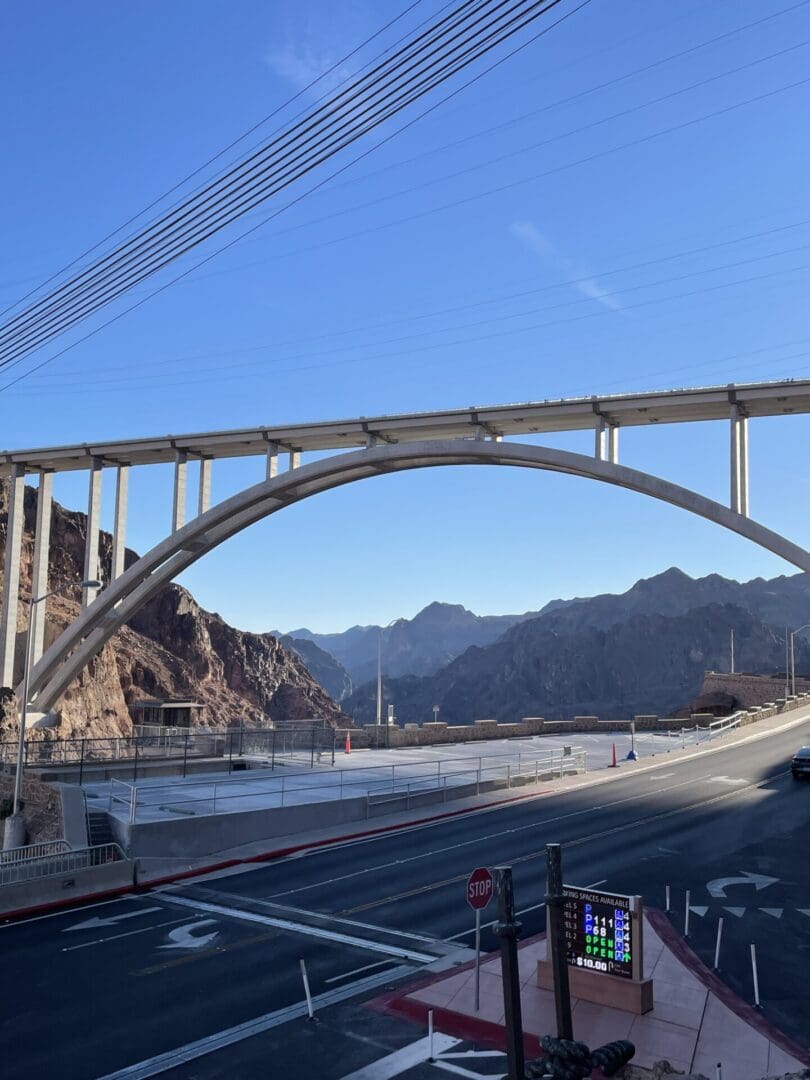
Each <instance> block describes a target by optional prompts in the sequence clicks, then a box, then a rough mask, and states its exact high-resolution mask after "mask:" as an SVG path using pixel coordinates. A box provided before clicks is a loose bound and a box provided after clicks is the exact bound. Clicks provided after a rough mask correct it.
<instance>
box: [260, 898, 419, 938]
mask: <svg viewBox="0 0 810 1080" xmlns="http://www.w3.org/2000/svg"><path fill="white" fill-rule="evenodd" d="M278 907H280V908H281V909H282V910H283V911H289V912H290V914H291V915H305V916H308V917H310V918H316V919H328V920H329V921H330V922H333V923H340V924H341V926H356V927H358V929H360V930H382V931H384V932H385V934H386V935H390V936H391V937H400V938H405V940H406V941H424V942H425V944H426V945H435V944H436V938H432V937H428V936H427V935H426V934H410V933H408V932H407V931H405V930H392V929H391V928H390V927H388V926H378V925H375V924H374V923H367V922H360V920H359V919H346V918H344V917H343V916H342V915H330V914H329V913H328V912H325V911H307V909H306V908H294V907H287V906H286V905H285V904H279V905H278Z"/></svg>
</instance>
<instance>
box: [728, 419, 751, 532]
mask: <svg viewBox="0 0 810 1080" xmlns="http://www.w3.org/2000/svg"><path fill="white" fill-rule="evenodd" d="M730 505H731V509H732V510H734V511H736V513H738V514H742V515H743V516H744V517H748V417H747V416H746V415H745V414H744V413H743V412H742V411H741V410H740V408H739V406H738V405H732V406H731V504H730Z"/></svg>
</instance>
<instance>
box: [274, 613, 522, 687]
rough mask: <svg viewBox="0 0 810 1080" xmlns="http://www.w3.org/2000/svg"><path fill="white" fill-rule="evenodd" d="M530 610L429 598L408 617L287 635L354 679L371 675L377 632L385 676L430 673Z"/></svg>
mask: <svg viewBox="0 0 810 1080" xmlns="http://www.w3.org/2000/svg"><path fill="white" fill-rule="evenodd" d="M534 614H537V613H536V612H527V613H526V614H524V615H475V614H474V613H473V612H472V611H468V610H467V608H465V607H462V606H461V605H460V604H442V603H433V604H429V605H428V606H427V607H426V608H423V610H422V611H420V612H419V613H418V615H415V616H414V617H413V618H412V619H397V621H396V622H394V623H392V624H391V625H390V626H386V627H379V626H352V627H351V628H350V629H348V630H344V631H343V632H342V633H336V634H316V633H313V632H312V631H311V630H307V629H306V628H302V629H299V630H292V631H291V632H290V634H289V635H288V636H289V637H290V638H293V639H296V640H302V639H306V640H308V641H312V642H314V643H315V644H316V645H318V646H319V647H320V648H321V649H323V650H325V651H326V652H328V653H330V654H331V655H332V656H333V657H335V659H336V660H338V661H339V662H340V663H341V664H342V665H343V666H344V668H345V669H346V670H347V671H348V673H349V675H350V676H351V678H352V681H353V683H354V684H355V685H359V684H360V683H362V682H364V681H365V680H366V679H371V678H376V672H377V647H378V642H379V641H380V635H382V653H381V660H382V670H383V672H384V673H385V674H386V675H387V676H392V677H394V676H397V675H430V674H432V673H433V672H434V671H438V670H439V668H441V667H443V666H444V665H445V664H447V663H449V662H450V661H451V660H452V659H454V658H455V657H456V656H458V655H460V654H461V653H462V652H464V650H465V649H467V648H469V646H471V645H489V644H490V643H491V642H493V641H495V640H497V638H499V637H500V636H501V634H503V633H504V632H505V631H506V630H508V629H510V627H512V626H515V625H516V624H517V623H519V622H521V621H523V620H525V619H528V618H531V617H532V615H534ZM273 633H276V631H273ZM304 659H306V658H304ZM310 670H312V669H310ZM313 674H314V672H313Z"/></svg>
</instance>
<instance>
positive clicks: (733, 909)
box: [723, 907, 745, 919]
mask: <svg viewBox="0 0 810 1080" xmlns="http://www.w3.org/2000/svg"><path fill="white" fill-rule="evenodd" d="M723 911H729V912H731V914H732V915H736V916H737V918H738V919H741V918H742V917H743V915H744V914H745V908H744V907H724V908H723Z"/></svg>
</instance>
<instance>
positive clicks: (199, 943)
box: [158, 919, 219, 949]
mask: <svg viewBox="0 0 810 1080" xmlns="http://www.w3.org/2000/svg"><path fill="white" fill-rule="evenodd" d="M216 921H217V920H216V919H198V920H197V921H196V922H190V923H186V924H185V926H177V927H175V929H174V930H170V931H169V944H168V945H158V948H159V949H201V948H202V947H203V946H204V945H207V944H208V943H209V941H213V940H214V938H216V937H219V930H214V931H213V933H211V934H201V935H200V936H199V937H197V935H196V934H195V933H194V931H195V930H196V929H197V927H198V926H215V925H216Z"/></svg>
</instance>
